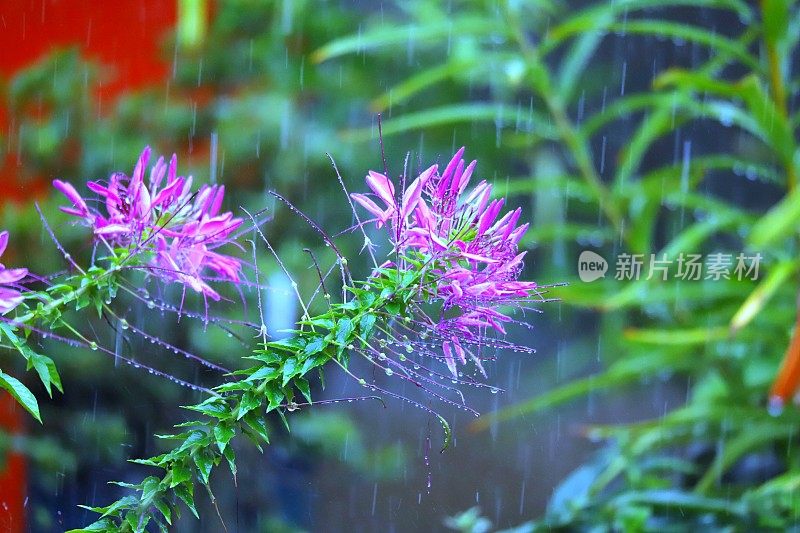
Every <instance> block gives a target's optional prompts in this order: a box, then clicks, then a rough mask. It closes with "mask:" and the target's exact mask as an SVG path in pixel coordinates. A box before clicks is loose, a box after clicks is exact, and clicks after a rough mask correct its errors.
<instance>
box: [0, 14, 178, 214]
mask: <svg viewBox="0 0 800 533" xmlns="http://www.w3.org/2000/svg"><path fill="white" fill-rule="evenodd" d="M176 13H177V7H176V2H175V1H174V0H172V1H170V0H115V1H113V2H98V1H96V0H13V1H9V2H3V3H2V4H0V50H2V53H0V78H2V82H3V84H6V83H8V80H10V79H11V78H12V77H13V76H14V74H16V73H17V72H19V71H20V70H22V69H24V68H25V67H27V66H29V65H31V64H33V63H35V62H36V61H37V60H39V59H40V58H42V57H43V56H45V55H47V54H48V53H49V52H51V51H52V50H53V49H55V48H63V47H77V48H78V49H79V50H80V52H81V54H82V55H83V56H84V57H85V58H86V59H88V60H90V61H93V62H95V63H97V64H99V65H101V66H102V68H103V76H101V78H100V84H99V86H98V88H97V90H96V94H95V98H96V99H97V103H98V107H99V108H100V109H108V106H107V104H108V103H110V102H111V101H112V100H113V99H114V98H115V97H116V96H117V95H119V94H120V93H122V92H124V91H127V90H132V89H136V88H140V87H143V86H147V85H151V84H159V83H161V82H162V80H163V79H164V78H165V76H166V75H167V73H168V70H169V62H168V61H166V60H164V53H163V51H162V46H163V37H164V35H165V34H166V32H167V31H169V30H170V29H172V28H173V27H174V26H175V20H176ZM0 131H2V132H3V135H4V136H6V137H10V138H12V139H13V136H14V131H13V123H12V120H11V117H10V116H9V113H8V102H3V104H2V106H0ZM4 144H5V145H6V146H5V147H4V148H5V149H4V151H5V152H6V153H5V154H3V157H0V202H2V201H9V200H12V201H24V200H26V199H28V198H29V197H31V196H35V195H36V194H37V191H42V190H43V185H44V180H45V179H46V178H47V176H34V177H30V176H27V177H26V178H25V183H24V187H23V186H21V185H23V183H22V181H21V178H20V176H19V173H18V171H17V170H18V167H19V163H20V162H19V161H18V160H17V153H16V151H15V150H9V146H10V143H8V142H5V143H4ZM11 144H13V143H11Z"/></svg>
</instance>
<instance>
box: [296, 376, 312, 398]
mask: <svg viewBox="0 0 800 533" xmlns="http://www.w3.org/2000/svg"><path fill="white" fill-rule="evenodd" d="M294 386H295V387H297V389H298V390H299V391H300V392H301V393H302V394H303V396H304V397H305V399H306V400H308V403H311V388H310V387H309V384H308V380H307V379H306V378H304V377H298V378H296V379H295V380H294Z"/></svg>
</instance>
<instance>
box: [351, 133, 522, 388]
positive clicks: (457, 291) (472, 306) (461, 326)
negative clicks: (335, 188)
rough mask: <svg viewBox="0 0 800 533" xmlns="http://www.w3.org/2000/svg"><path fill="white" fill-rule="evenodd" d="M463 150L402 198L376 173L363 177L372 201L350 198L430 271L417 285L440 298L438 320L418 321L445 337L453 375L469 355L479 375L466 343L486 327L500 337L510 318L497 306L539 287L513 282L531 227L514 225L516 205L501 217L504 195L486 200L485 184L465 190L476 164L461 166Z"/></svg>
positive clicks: (397, 247)
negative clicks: (426, 280)
mask: <svg viewBox="0 0 800 533" xmlns="http://www.w3.org/2000/svg"><path fill="white" fill-rule="evenodd" d="M463 154H464V148H461V149H460V150H459V151H458V152H457V153H456V154H455V155H454V156H453V158H452V159H451V160H450V162H449V163H448V164H447V166H446V167H445V169H444V171H443V172H442V173H441V174H440V173H439V171H438V166H437V165H433V166H431V167H429V168H427V169H426V170H425V171H423V172H422V173H420V175H419V177H417V178H416V179H415V180H414V181H412V182H411V184H409V185H408V187H406V189H405V191H403V193H402V196H401V197H400V198H398V197H397V195H396V193H395V187H394V184H393V183H392V181H391V180H390V179H389V178H388V177H387V176H385V175H383V174H379V173H377V172H370V173H369V174H368V176H367V178H366V181H367V185H368V186H369V188H370V189H371V190H372V192H373V193H374V196H375V199H373V198H371V197H370V196H367V195H363V194H353V195H351V196H352V198H353V200H354V201H356V202H358V203H359V204H360V205H361V206H363V207H364V208H365V209H366V210H367V211H369V212H370V213H371V214H372V215H374V218H373V219H370V220H368V221H367V222H366V223H369V222H375V223H376V225H377V227H378V228H381V227H383V226H384V225H387V226H390V227H391V234H390V241H391V243H392V245H393V253H396V254H397V255H398V257H399V258H400V259H399V262H401V263H402V262H403V261H404V260H408V261H410V262H414V263H415V264H416V265H422V268H425V269H427V270H428V272H429V278H430V279H431V280H432V282H431V283H427V284H425V286H424V287H422V288H421V291H422V292H423V293H424V294H423V296H424V300H432V299H438V300H440V301H441V302H442V305H441V311H440V316H439V318H438V319H433V318H431V317H428V316H427V315H424V314H422V315H421V317H420V319H421V322H422V323H424V324H427V325H428V326H429V327H430V328H431V329H432V330H433V331H434V333H436V334H437V335H438V336H439V337H440V338H441V339H442V354H443V358H444V361H445V363H446V364H447V366H448V368H449V369H450V371H451V372H452V373H453V374H454V375H457V373H458V371H457V362H460V363H462V364H465V363H466V362H467V358H468V357H469V358H470V359H472V360H473V361H474V362H475V363H476V365H477V366H478V368H479V369H480V370H481V372H483V368H482V366H481V362H480V358H479V357H477V355H476V354H475V353H474V352H473V350H472V349H470V348H469V346H479V345H480V344H481V343H482V342H483V341H484V339H485V338H486V333H487V331H489V330H493V331H495V332H496V333H499V334H505V327H504V323H507V322H509V321H511V318H510V317H509V316H507V315H506V314H504V313H503V312H501V311H500V310H498V308H499V307H501V306H505V305H515V304H517V303H518V302H520V301H522V300H523V299H525V298H528V297H530V296H531V295H533V294H534V293H535V291H536V288H537V286H536V283H534V282H531V281H519V280H518V278H519V275H520V273H521V271H522V267H523V261H522V260H523V258H524V257H525V252H519V250H518V245H519V241H520V239H521V238H522V236H523V235H524V234H525V231H526V230H527V229H528V224H523V225H519V226H518V225H517V223H518V221H519V218H520V214H521V210H520V209H516V210H514V211H509V212H506V213H504V214H502V216H501V213H502V210H503V206H504V204H505V200H504V199H502V198H501V199H496V200H491V189H492V187H491V185H489V184H488V183H487V182H486V181H481V182H480V183H478V185H476V186H475V188H474V189H472V190H471V191H468V190H467V187H468V185H469V181H470V178H471V176H472V173H473V171H474V169H475V165H476V161H472V162H471V163H470V164H469V165H465V164H464V161H463V159H462V156H463ZM380 204H383V205H380ZM409 264H410V263H409ZM400 266H401V267H402V265H400ZM406 268H411V267H410V266H407V267H406ZM413 268H417V266H414V267H413Z"/></svg>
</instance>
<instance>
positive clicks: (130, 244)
mask: <svg viewBox="0 0 800 533" xmlns="http://www.w3.org/2000/svg"><path fill="white" fill-rule="evenodd" d="M149 160H150V147H146V148H145V149H144V150H143V151H142V154H141V155H140V157H139V160H138V162H137V163H136V167H135V168H134V170H133V174H132V175H131V176H130V177H129V176H126V175H125V174H122V173H115V174H112V175H111V177H110V178H109V179H108V182H107V183H102V182H98V181H90V182H88V183H87V184H86V186H87V188H89V190H91V191H92V192H94V193H96V194H97V195H98V197H99V199H101V201H102V203H104V205H105V213H101V212H99V211H98V210H93V209H90V208H89V207H88V205H87V203H86V201H85V200H84V199H83V198H82V197H81V196H80V194H78V192H77V191H76V190H75V188H74V187H73V186H72V185H71V184H70V183H68V182H64V181H60V180H54V181H53V186H54V187H55V188H56V189H57V190H59V191H60V192H61V193H62V194H64V196H66V197H67V199H68V200H69V201H70V202H72V205H71V206H66V207H61V210H62V211H63V212H65V213H68V214H70V215H73V216H76V217H79V218H81V219H83V221H84V223H85V224H86V225H88V226H89V227H91V228H92V230H93V232H94V235H95V238H96V239H98V240H100V241H104V242H106V243H108V244H109V245H114V246H121V247H124V248H128V249H129V251H130V252H131V253H141V252H145V253H148V254H149V255H150V256H151V259H150V261H149V266H150V267H151V271H152V272H153V273H154V274H155V275H157V276H158V277H160V278H162V279H165V280H167V281H174V282H178V283H182V284H184V285H185V286H188V287H190V288H191V289H192V290H194V291H196V292H199V293H202V294H203V295H205V296H208V297H210V298H212V299H214V300H219V298H220V296H219V294H218V293H217V292H216V291H215V290H214V289H212V288H211V286H210V285H209V284H208V283H207V282H206V281H204V277H203V272H204V271H205V270H206V269H208V270H211V271H213V272H214V273H215V274H216V275H217V276H218V277H220V278H222V279H225V280H229V281H232V282H238V281H239V274H240V272H241V262H240V261H239V260H238V259H236V258H234V257H230V256H227V255H222V254H219V253H216V252H214V251H213V250H215V249H216V248H218V247H220V246H222V245H224V244H227V243H229V242H231V240H230V239H229V237H230V235H231V234H232V233H233V232H234V231H235V230H236V229H237V228H238V227H239V226H240V225H241V224H242V219H240V218H234V216H233V214H232V213H231V212H224V213H223V212H220V210H221V208H222V202H223V199H224V196H225V187H224V186H223V185H219V186H218V185H203V186H202V187H201V188H200V189H199V190H198V191H196V192H192V178H191V177H183V176H178V175H177V167H178V161H177V157H176V156H175V155H174V154H173V156H172V158H171V159H170V162H169V164H168V165H167V164H166V163H165V161H164V158H163V157H160V158H159V159H158V161H156V163H155V165H153V167H152V168H151V169H150V175H149V180H148V183H147V184H145V172H146V169H147V165H148V162H149Z"/></svg>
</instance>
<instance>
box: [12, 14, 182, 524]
mask: <svg viewBox="0 0 800 533" xmlns="http://www.w3.org/2000/svg"><path fill="white" fill-rule="evenodd" d="M176 12H177V8H176V2H175V1H174V0H173V1H169V0H166V1H165V0H115V1H113V2H102V1H97V0H11V1H8V2H2V3H0V50H2V52H0V87H7V84H8V82H9V80H11V79H12V78H13V76H14V75H15V74H16V73H18V72H19V71H20V70H22V69H25V68H26V67H28V66H30V65H31V64H34V63H35V62H36V61H38V60H40V59H41V58H42V57H44V56H46V55H47V54H48V53H49V52H51V51H52V50H54V49H56V48H63V47H76V48H78V49H79V50H80V53H81V54H82V55H83V57H84V58H86V59H87V60H90V61H92V62H95V63H97V64H99V65H101V67H102V68H103V72H104V75H103V76H102V77H101V79H100V84H99V86H98V88H97V89H96V94H95V95H94V97H95V98H96V100H97V102H98V104H99V106H98V107H99V109H108V108H109V106H108V104H110V103H112V101H113V99H114V98H115V97H116V96H118V95H119V94H121V93H123V92H125V91H129V90H133V89H137V88H141V87H144V86H147V85H151V84H160V83H162V82H163V80H164V78H165V77H166V75H167V73H168V71H169V61H167V60H164V55H165V54H164V53H163V50H162V46H163V36H164V35H165V34H166V33H167V32H168V31H170V30H171V29H172V28H174V26H175V20H176ZM2 94H4V95H6V93H5V91H3V93H2ZM4 100H5V99H4ZM0 131H2V135H3V137H5V139H4V141H5V142H3V145H4V146H2V148H0V150H2V153H1V154H0V204H2V203H6V202H10V201H13V202H22V201H27V200H30V199H32V198H33V197H35V196H37V195H38V194H41V193H42V192H43V191H45V190H46V182H47V181H48V180H49V179H50V178H51V176H26V177H25V178H24V179H23V178H22V177H21V176H20V172H19V170H20V163H21V162H20V161H19V160H18V155H17V151H16V150H15V149H13V142H9V139H11V140H13V138H14V135H15V132H14V123H13V117H12V116H11V115H10V113H9V110H8V101H7V100H6V101H3V102H2V104H1V105H0ZM24 416H25V415H24V413H23V412H22V409H20V408H19V407H18V406H16V403H15V402H14V400H13V399H12V398H11V397H10V396H8V395H6V394H4V393H0V430H3V431H6V432H8V433H10V434H11V435H14V434H18V433H19V432H20V431H22V426H23V420H24ZM0 453H2V452H0ZM25 475H26V474H25V463H24V457H23V456H22V455H20V454H18V453H9V454H8V455H7V456H5V457H0V531H3V532H6V533H16V532H22V531H24V530H25V522H24V515H25V509H24V504H25V486H26V482H25Z"/></svg>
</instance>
